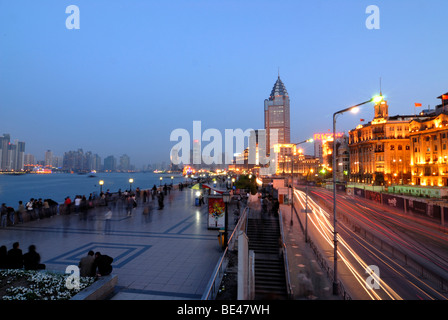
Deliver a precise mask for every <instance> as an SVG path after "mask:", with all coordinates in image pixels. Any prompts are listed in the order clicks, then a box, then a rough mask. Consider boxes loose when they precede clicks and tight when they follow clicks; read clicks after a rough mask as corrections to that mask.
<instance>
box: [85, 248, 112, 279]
mask: <svg viewBox="0 0 448 320" xmlns="http://www.w3.org/2000/svg"><path fill="white" fill-rule="evenodd" d="M113 261H114V259H113V258H112V257H110V256H108V255H106V254H101V252H99V251H97V252H96V253H95V254H94V253H93V251H92V250H89V252H88V253H87V255H86V256H85V257H82V258H81V260H80V261H79V263H78V267H79V275H80V276H81V277H102V276H107V275H109V274H111V273H112V270H113V267H112V262H113Z"/></svg>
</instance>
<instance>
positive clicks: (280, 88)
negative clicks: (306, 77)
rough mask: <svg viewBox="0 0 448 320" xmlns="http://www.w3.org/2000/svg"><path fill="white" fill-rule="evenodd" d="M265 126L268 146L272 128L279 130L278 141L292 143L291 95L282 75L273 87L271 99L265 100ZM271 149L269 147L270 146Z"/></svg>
mask: <svg viewBox="0 0 448 320" xmlns="http://www.w3.org/2000/svg"><path fill="white" fill-rule="evenodd" d="M264 128H265V129H266V147H267V148H268V146H270V143H271V142H270V133H271V130H272V129H277V130H278V143H281V144H284V143H290V134H291V126H290V113H289V95H288V92H287V91H286V88H285V85H284V84H283V82H282V80H280V75H279V76H278V78H277V81H276V82H275V84H274V87H273V88H272V91H271V95H270V96H269V99H265V100H264ZM268 149H269V148H268Z"/></svg>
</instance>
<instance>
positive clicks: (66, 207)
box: [64, 196, 72, 214]
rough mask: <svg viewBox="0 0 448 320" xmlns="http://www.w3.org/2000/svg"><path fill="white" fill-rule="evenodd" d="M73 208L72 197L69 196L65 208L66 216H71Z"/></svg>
mask: <svg viewBox="0 0 448 320" xmlns="http://www.w3.org/2000/svg"><path fill="white" fill-rule="evenodd" d="M71 206H72V199H70V197H69V196H67V197H66V198H65V201H64V207H65V213H66V214H70V210H71Z"/></svg>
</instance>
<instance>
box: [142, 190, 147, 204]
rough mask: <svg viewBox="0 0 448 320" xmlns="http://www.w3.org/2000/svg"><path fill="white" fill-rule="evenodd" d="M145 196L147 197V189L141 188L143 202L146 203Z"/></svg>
mask: <svg viewBox="0 0 448 320" xmlns="http://www.w3.org/2000/svg"><path fill="white" fill-rule="evenodd" d="M147 198H148V191H147V190H143V203H146V200H147Z"/></svg>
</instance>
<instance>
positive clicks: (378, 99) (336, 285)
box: [332, 95, 383, 295]
mask: <svg viewBox="0 0 448 320" xmlns="http://www.w3.org/2000/svg"><path fill="white" fill-rule="evenodd" d="M382 100H383V97H382V95H380V96H375V97H373V98H372V99H370V100H367V101H364V102H362V103H359V104H357V105H354V106H351V107H348V108H345V109H342V110H339V111H337V112H335V113H333V170H332V171H333V242H334V254H333V259H334V267H333V294H334V295H337V294H338V293H339V283H338V278H337V275H338V273H337V266H338V239H337V231H336V223H337V219H336V116H337V115H338V114H343V113H344V112H347V111H353V110H354V109H356V108H357V107H359V106H362V105H364V104H367V103H369V102H375V103H380V102H381V101H382Z"/></svg>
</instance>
